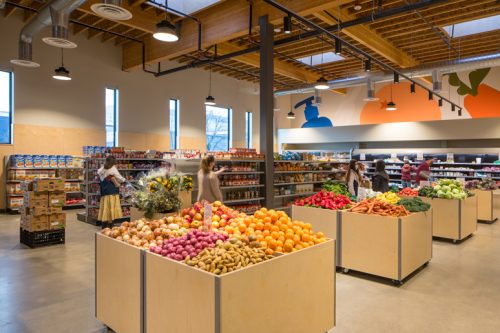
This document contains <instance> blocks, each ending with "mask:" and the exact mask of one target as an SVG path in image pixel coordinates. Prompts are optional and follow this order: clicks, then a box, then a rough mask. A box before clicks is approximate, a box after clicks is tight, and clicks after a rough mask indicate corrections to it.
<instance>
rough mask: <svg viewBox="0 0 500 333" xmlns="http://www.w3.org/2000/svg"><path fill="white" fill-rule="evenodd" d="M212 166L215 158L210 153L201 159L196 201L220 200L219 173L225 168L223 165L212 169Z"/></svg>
mask: <svg viewBox="0 0 500 333" xmlns="http://www.w3.org/2000/svg"><path fill="white" fill-rule="evenodd" d="M214 167H215V158H214V157H213V156H212V155H210V156H207V157H205V158H203V159H202V160H201V164H200V170H199V171H198V201H203V200H206V201H208V202H214V201H222V192H221V190H220V183H219V175H220V174H221V173H223V172H224V171H226V170H227V168H226V167H223V168H221V169H220V170H219V171H213V170H214Z"/></svg>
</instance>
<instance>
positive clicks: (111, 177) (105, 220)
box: [97, 156, 125, 229]
mask: <svg viewBox="0 0 500 333" xmlns="http://www.w3.org/2000/svg"><path fill="white" fill-rule="evenodd" d="M115 164H116V159H115V157H114V156H108V157H106V161H105V162H104V165H103V166H102V167H101V168H100V169H99V170H98V171H97V174H98V176H99V180H100V188H101V201H100V204H99V216H98V220H99V221H101V223H102V227H103V229H104V228H107V227H109V228H111V227H112V226H113V221H115V220H117V219H120V218H122V217H123V213H122V207H121V204H120V185H121V183H123V182H124V181H125V178H123V177H122V175H121V174H120V172H118V169H116V167H115Z"/></svg>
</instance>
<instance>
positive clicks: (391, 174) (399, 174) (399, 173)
mask: <svg viewBox="0 0 500 333" xmlns="http://www.w3.org/2000/svg"><path fill="white" fill-rule="evenodd" d="M364 174H365V175H373V174H375V172H365V173H364ZM387 174H388V175H389V176H401V172H391V173H389V172H388V173H387Z"/></svg>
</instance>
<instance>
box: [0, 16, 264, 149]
mask: <svg viewBox="0 0 500 333" xmlns="http://www.w3.org/2000/svg"><path fill="white" fill-rule="evenodd" d="M22 26H23V22H22V20H21V19H20V17H16V15H14V16H13V17H12V18H7V19H5V18H0V45H1V46H0V68H3V69H11V70H13V71H14V73H15V87H14V88H15V94H14V95H15V120H14V121H15V124H25V125H40V126H54V127H65V128H89V129H99V130H101V129H103V128H104V89H105V87H106V86H111V87H117V88H119V89H120V114H119V125H120V131H126V132H150V133H158V134H163V135H168V130H169V129H168V119H169V118H168V117H169V114H168V100H169V99H170V98H178V99H180V110H181V111H180V112H181V114H180V135H181V142H180V145H181V148H198V149H202V150H204V143H203V142H202V141H204V140H205V112H204V105H203V102H204V99H205V97H206V95H207V92H208V72H207V71H204V70H198V69H190V70H186V71H183V72H179V73H175V74H172V75H168V76H164V77H161V78H155V77H153V76H152V75H150V74H146V73H143V72H142V71H134V72H130V73H127V72H123V71H122V70H121V52H122V50H121V47H116V46H114V44H113V43H110V42H107V43H101V41H100V38H96V39H92V40H88V39H87V38H86V32H85V33H82V34H80V35H77V36H70V39H71V40H73V41H75V42H76V43H77V44H78V48H76V49H73V50H65V57H64V58H65V66H66V67H67V68H68V69H69V70H70V72H71V76H72V78H73V80H72V81H71V82H64V81H57V80H54V79H52V78H51V75H52V72H53V70H54V69H55V68H56V67H58V66H59V64H60V49H57V48H54V47H51V46H48V45H46V44H45V43H43V42H42V41H41V37H43V36H45V35H49V34H50V31H49V30H48V29H47V30H45V31H44V32H42V33H40V34H38V35H37V36H36V38H35V42H34V47H33V59H34V61H36V62H38V63H40V64H41V67H40V68H38V69H27V68H22V67H18V66H13V65H11V64H10V63H9V60H10V59H12V58H16V57H17V48H18V43H17V40H18V35H19V31H20V29H21V28H22ZM177 65H178V64H170V66H177ZM212 80H213V81H212V82H213V83H212V94H213V95H214V96H215V97H216V100H217V103H218V104H219V105H220V106H226V107H231V108H232V109H233V142H234V143H235V146H240V147H241V146H242V145H244V142H245V131H244V128H245V116H244V115H245V112H246V111H251V112H253V115H254V133H253V134H254V135H253V138H254V147H256V146H258V139H259V134H258V133H259V131H258V127H259V126H258V124H259V100H258V95H257V94H254V93H253V91H254V89H253V85H252V84H250V83H247V82H244V81H238V80H235V79H232V78H229V77H226V76H222V75H218V74H214V75H212ZM103 144H104V142H103ZM165 149H168V147H165Z"/></svg>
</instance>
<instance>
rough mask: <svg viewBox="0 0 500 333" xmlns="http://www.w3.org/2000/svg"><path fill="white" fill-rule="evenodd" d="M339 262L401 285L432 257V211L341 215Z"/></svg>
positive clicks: (348, 268)
mask: <svg viewBox="0 0 500 333" xmlns="http://www.w3.org/2000/svg"><path fill="white" fill-rule="evenodd" d="M340 232H341V234H340V237H339V238H340V239H341V244H340V263H339V266H341V267H343V268H344V270H345V271H348V270H350V269H352V270H355V271H359V272H364V273H368V274H373V275H378V276H381V277H385V278H389V279H392V280H393V282H396V283H401V281H402V280H403V279H404V278H406V277H407V276H408V275H410V274H411V273H413V272H415V271H416V270H417V269H418V268H420V267H421V266H423V265H425V264H426V263H427V262H429V261H430V260H431V258H432V212H431V211H427V212H420V213H413V214H411V215H409V216H405V217H400V218H397V217H388V216H379V215H367V214H359V213H352V212H342V213H341V214H340Z"/></svg>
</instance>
